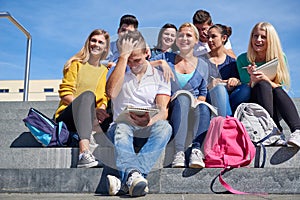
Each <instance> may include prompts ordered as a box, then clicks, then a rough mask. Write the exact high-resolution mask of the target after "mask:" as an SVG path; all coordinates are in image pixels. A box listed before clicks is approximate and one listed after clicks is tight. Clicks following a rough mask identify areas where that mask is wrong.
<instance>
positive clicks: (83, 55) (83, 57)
mask: <svg viewBox="0 0 300 200" xmlns="http://www.w3.org/2000/svg"><path fill="white" fill-rule="evenodd" d="M94 35H104V38H105V40H106V49H105V50H104V51H103V54H102V55H101V56H100V60H104V59H105V58H106V57H107V55H108V52H109V48H110V37H109V34H108V32H107V31H105V30H103V29H95V30H94V31H92V32H91V33H90V35H89V36H88V38H87V39H86V41H85V43H84V46H83V47H82V48H81V50H80V51H79V52H78V53H76V54H75V55H74V56H72V57H71V58H70V59H69V60H68V61H67V62H66V64H65V65H64V70H65V69H68V68H69V67H70V65H71V63H72V62H73V61H79V62H81V63H83V64H84V63H86V62H87V61H88V60H89V58H90V50H89V42H90V39H91V38H92V37H93V36H94Z"/></svg>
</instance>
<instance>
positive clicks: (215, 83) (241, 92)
mask: <svg viewBox="0 0 300 200" xmlns="http://www.w3.org/2000/svg"><path fill="white" fill-rule="evenodd" d="M231 33H232V30H231V27H228V26H224V25H221V24H215V25H212V26H211V27H210V28H209V30H208V46H209V48H210V49H211V51H210V52H209V53H207V54H205V55H203V57H204V59H205V60H206V61H207V62H208V63H209V77H208V83H209V85H208V89H209V92H208V95H207V101H208V102H209V103H211V104H212V105H213V106H215V107H217V108H218V114H219V115H220V116H224V117H225V116H226V115H229V116H231V115H232V114H233V113H234V111H235V110H236V108H237V107H238V105H239V104H240V103H242V102H246V101H248V100H249V98H250V87H249V86H248V85H247V84H240V80H239V79H240V77H239V73H238V70H237V66H236V60H235V58H232V57H230V56H229V55H227V54H226V51H225V46H224V45H225V44H226V42H227V41H228V38H229V37H230V35H231Z"/></svg>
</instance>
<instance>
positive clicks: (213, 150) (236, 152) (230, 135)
mask: <svg viewBox="0 0 300 200" xmlns="http://www.w3.org/2000/svg"><path fill="white" fill-rule="evenodd" d="M255 150H256V149H255V146H254V145H253V143H252V141H251V139H250V136H249V134H248V133H247V131H246V129H245V127H244V126H243V124H242V123H241V122H240V121H239V120H238V119H237V118H234V117H230V116H227V117H222V116H218V117H214V118H212V120H211V122H210V126H209V129H208V131H207V135H206V137H205V140H204V150H203V152H204V162H205V166H206V167H207V168H223V170H222V171H221V172H220V174H219V175H218V176H217V177H219V180H220V182H221V184H222V185H223V186H224V187H225V188H226V189H227V190H228V191H230V192H232V193H234V194H247V193H245V192H240V191H237V190H234V189H232V188H231V187H230V186H229V185H228V184H227V183H226V182H225V181H224V180H223V178H222V175H223V174H224V173H225V172H226V171H229V170H231V169H232V168H238V167H243V166H247V165H249V164H250V163H251V162H252V160H253V158H254V156H255ZM217 177H216V178H217ZM216 178H215V179H216ZM215 179H214V180H215ZM213 182H214V181H213ZM211 189H212V185H211Z"/></svg>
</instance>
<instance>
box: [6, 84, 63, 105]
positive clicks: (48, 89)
mask: <svg viewBox="0 0 300 200" xmlns="http://www.w3.org/2000/svg"><path fill="white" fill-rule="evenodd" d="M60 83H61V79H59V80H29V89H28V101H58V100H59V96H58V89H59V84H60ZM23 96H24V81H23V80H0V101H23Z"/></svg>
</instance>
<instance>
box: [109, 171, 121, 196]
mask: <svg viewBox="0 0 300 200" xmlns="http://www.w3.org/2000/svg"><path fill="white" fill-rule="evenodd" d="M106 178H107V180H106V181H107V189H108V194H109V195H110V196H115V195H117V194H118V192H119V191H120V189H121V181H120V179H118V178H117V177H115V176H112V175H107V177H106Z"/></svg>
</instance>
